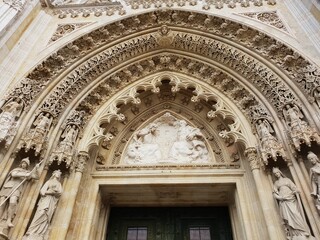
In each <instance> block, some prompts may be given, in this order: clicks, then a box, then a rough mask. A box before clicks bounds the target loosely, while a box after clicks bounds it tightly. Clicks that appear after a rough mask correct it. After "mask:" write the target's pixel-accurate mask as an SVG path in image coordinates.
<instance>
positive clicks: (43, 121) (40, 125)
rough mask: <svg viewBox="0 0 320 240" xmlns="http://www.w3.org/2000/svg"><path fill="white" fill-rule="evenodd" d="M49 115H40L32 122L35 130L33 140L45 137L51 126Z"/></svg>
mask: <svg viewBox="0 0 320 240" xmlns="http://www.w3.org/2000/svg"><path fill="white" fill-rule="evenodd" d="M50 117H51V116H50V113H45V114H40V115H39V117H38V118H37V119H36V121H35V122H34V125H35V126H36V128H35V135H34V136H35V138H39V139H42V138H44V137H45V136H46V133H47V131H48V130H49V127H50V125H51V118H50Z"/></svg>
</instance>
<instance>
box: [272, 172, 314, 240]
mask: <svg viewBox="0 0 320 240" xmlns="http://www.w3.org/2000/svg"><path fill="white" fill-rule="evenodd" d="M273 173H274V175H275V177H276V178H277V180H276V181H275V182H274V185H273V195H274V197H275V198H276V199H277V201H278V203H279V210H280V216H281V217H282V219H283V221H284V225H285V227H286V228H287V229H288V232H289V234H290V237H291V238H290V239H314V238H313V237H311V236H310V230H309V227H308V225H307V222H306V219H305V216H304V212H303V209H302V205H301V200H300V196H299V194H298V190H297V187H296V185H295V184H294V183H293V182H292V181H291V180H290V179H289V178H287V177H285V176H284V175H283V173H282V172H281V171H280V170H279V169H278V168H273ZM309 236H310V237H309Z"/></svg>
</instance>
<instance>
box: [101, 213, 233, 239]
mask: <svg viewBox="0 0 320 240" xmlns="http://www.w3.org/2000/svg"><path fill="white" fill-rule="evenodd" d="M139 229H140V230H141V234H140V235H139V234H138V232H139ZM128 232H129V233H131V235H129V236H128ZM145 232H147V237H146V238H145ZM231 232H232V231H231V224H230V217H229V212H228V208H226V207H202V208H201V207H197V208H173V207H172V208H112V209H111V214H110V221H109V225H108V236H107V240H146V239H147V240H232V233H231ZM135 234H136V235H135ZM134 235H135V236H136V237H132V236H134ZM128 237H129V239H128ZM139 237H140V238H141V239H139ZM134 238H135V239H134ZM142 238H144V239H142Z"/></svg>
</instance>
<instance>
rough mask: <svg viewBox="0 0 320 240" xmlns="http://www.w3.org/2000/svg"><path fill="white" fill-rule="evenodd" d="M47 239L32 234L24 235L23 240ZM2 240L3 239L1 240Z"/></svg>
mask: <svg viewBox="0 0 320 240" xmlns="http://www.w3.org/2000/svg"><path fill="white" fill-rule="evenodd" d="M44 239H45V238H44V237H43V236H42V235H37V234H30V235H28V236H27V235H24V236H23V238H22V240H44ZM0 240H1V239H0Z"/></svg>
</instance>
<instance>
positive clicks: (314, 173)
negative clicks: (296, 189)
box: [307, 152, 320, 213]
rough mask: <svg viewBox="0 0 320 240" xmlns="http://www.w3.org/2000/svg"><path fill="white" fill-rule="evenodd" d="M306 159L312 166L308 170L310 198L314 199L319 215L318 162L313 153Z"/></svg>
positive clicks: (319, 178)
mask: <svg viewBox="0 0 320 240" xmlns="http://www.w3.org/2000/svg"><path fill="white" fill-rule="evenodd" d="M307 158H308V160H309V161H310V162H311V163H312V164H313V167H312V168H310V180H311V190H312V192H311V196H313V197H314V198H315V201H316V208H317V210H318V212H319V213H320V160H319V158H318V157H317V155H315V154H314V153H313V152H309V153H308V155H307Z"/></svg>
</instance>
